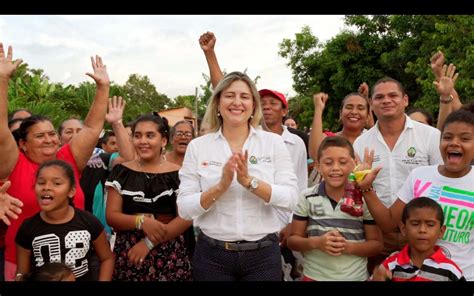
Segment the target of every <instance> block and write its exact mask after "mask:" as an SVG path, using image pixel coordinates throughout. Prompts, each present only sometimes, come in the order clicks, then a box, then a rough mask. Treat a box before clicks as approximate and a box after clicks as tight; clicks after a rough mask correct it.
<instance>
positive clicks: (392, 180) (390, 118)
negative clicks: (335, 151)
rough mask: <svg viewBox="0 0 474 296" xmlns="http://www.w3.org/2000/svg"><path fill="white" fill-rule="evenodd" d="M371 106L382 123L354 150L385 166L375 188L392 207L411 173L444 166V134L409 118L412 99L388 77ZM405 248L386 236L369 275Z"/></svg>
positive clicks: (363, 136) (394, 237) (378, 84)
mask: <svg viewBox="0 0 474 296" xmlns="http://www.w3.org/2000/svg"><path fill="white" fill-rule="evenodd" d="M370 104H371V106H372V110H373V111H374V113H375V115H376V116H377V119H378V121H377V123H376V124H375V126H373V127H372V128H371V129H370V130H369V131H367V132H365V133H363V134H361V135H360V136H359V137H358V138H357V139H356V140H355V142H354V150H355V152H356V154H357V155H358V156H359V157H360V159H361V160H363V158H364V150H365V149H366V148H368V149H370V150H374V161H373V164H372V167H373V168H375V167H378V166H381V167H382V170H381V171H380V172H379V174H378V175H377V178H376V179H375V181H374V183H373V186H374V188H375V190H376V192H377V195H378V196H379V198H380V200H381V201H382V203H383V204H384V205H385V206H386V207H390V206H391V205H392V203H393V202H394V201H395V200H396V198H397V192H398V190H399V189H400V188H401V187H402V185H403V183H404V182H405V180H406V178H407V177H408V174H409V173H410V171H412V170H413V169H414V168H416V167H419V166H426V165H435V164H440V163H442V162H443V160H442V158H441V154H440V151H439V142H440V131H439V130H437V129H436V128H433V127H431V126H428V125H425V124H422V123H419V122H416V121H414V120H411V119H410V118H409V117H408V116H407V115H406V114H405V108H406V107H407V106H408V95H407V94H406V93H405V90H404V88H403V86H402V85H401V84H400V82H398V81H397V80H395V79H392V78H389V77H385V78H382V79H380V80H379V81H377V82H376V83H375V84H374V86H373V88H372V98H371V99H370ZM403 244H404V241H402V240H401V239H400V237H399V233H384V251H383V252H382V254H381V255H380V258H377V259H376V258H373V259H372V260H371V258H369V272H372V269H371V265H372V264H377V263H380V262H381V260H383V258H382V257H386V256H388V255H389V254H390V253H391V252H393V251H395V250H400V249H401V247H402V246H403ZM378 261H380V262H378ZM371 263H372V264H371Z"/></svg>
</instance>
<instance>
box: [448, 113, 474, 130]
mask: <svg viewBox="0 0 474 296" xmlns="http://www.w3.org/2000/svg"><path fill="white" fill-rule="evenodd" d="M454 122H463V123H466V124H469V125H473V126H474V112H472V111H470V110H469V109H468V108H467V107H466V109H459V110H456V111H454V112H453V113H450V114H449V115H448V117H446V120H445V121H444V124H443V126H442V128H441V132H443V131H444V129H445V128H446V126H448V125H449V124H451V123H454Z"/></svg>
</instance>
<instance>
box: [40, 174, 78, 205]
mask: <svg viewBox="0 0 474 296" xmlns="http://www.w3.org/2000/svg"><path fill="white" fill-rule="evenodd" d="M35 193H36V198H37V200H38V203H39V206H40V208H41V210H42V211H51V210H54V209H57V208H60V207H63V206H67V205H68V204H69V203H68V198H69V197H70V196H74V194H75V188H71V183H70V181H69V178H68V177H67V176H66V174H65V172H64V170H63V169H62V168H61V167H58V166H50V167H45V168H43V169H42V170H41V171H40V173H39V175H38V178H37V179H36V184H35Z"/></svg>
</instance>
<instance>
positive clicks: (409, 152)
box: [407, 147, 416, 158]
mask: <svg viewBox="0 0 474 296" xmlns="http://www.w3.org/2000/svg"><path fill="white" fill-rule="evenodd" d="M407 155H408V157H411V158H413V157H415V155H416V149H415V147H410V148H408V150H407Z"/></svg>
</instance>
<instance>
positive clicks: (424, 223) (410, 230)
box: [400, 208, 446, 253]
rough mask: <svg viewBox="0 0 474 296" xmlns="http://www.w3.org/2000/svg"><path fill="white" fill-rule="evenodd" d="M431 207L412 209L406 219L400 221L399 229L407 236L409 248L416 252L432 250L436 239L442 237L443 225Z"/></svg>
mask: <svg viewBox="0 0 474 296" xmlns="http://www.w3.org/2000/svg"><path fill="white" fill-rule="evenodd" d="M441 223H442V222H441V221H439V220H438V219H437V218H436V210H434V209H431V208H418V209H412V210H411V211H410V215H409V217H408V219H407V220H406V221H405V224H404V223H400V231H401V233H402V234H403V235H404V236H405V237H406V238H407V240H408V243H409V244H410V249H411V250H413V251H416V252H418V253H425V252H429V251H432V250H433V247H434V246H435V244H436V241H437V240H438V239H439V238H442V237H443V233H444V230H445V228H446V227H445V226H441Z"/></svg>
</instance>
